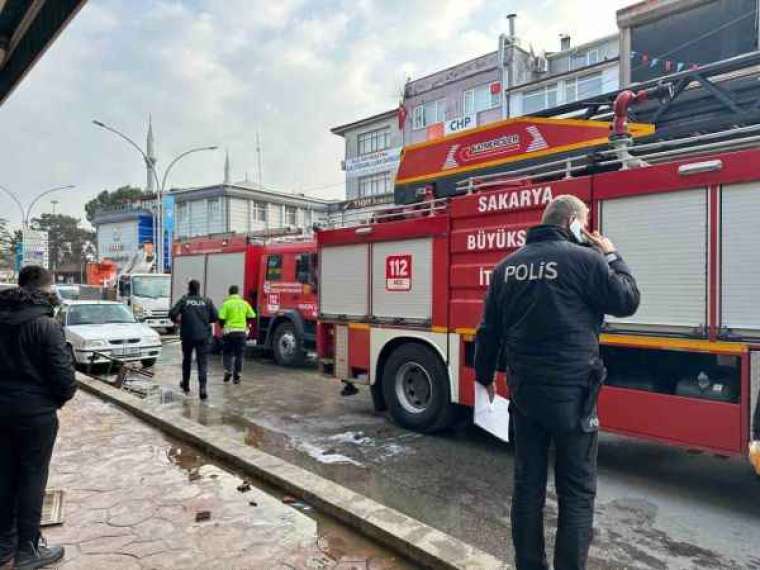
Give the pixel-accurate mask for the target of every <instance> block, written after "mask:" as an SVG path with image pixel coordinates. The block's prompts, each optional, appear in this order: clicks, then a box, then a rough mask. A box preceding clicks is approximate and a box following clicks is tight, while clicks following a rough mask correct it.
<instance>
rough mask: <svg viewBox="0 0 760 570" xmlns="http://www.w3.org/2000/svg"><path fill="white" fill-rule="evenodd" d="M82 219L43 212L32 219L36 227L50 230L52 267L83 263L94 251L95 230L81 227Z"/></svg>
mask: <svg viewBox="0 0 760 570" xmlns="http://www.w3.org/2000/svg"><path fill="white" fill-rule="evenodd" d="M80 221H81V220H79V219H77V218H73V217H71V216H66V215H65V214H42V216H40V217H39V218H35V219H34V220H32V226H33V228H34V229H36V230H43V231H46V232H48V256H49V259H50V267H51V269H55V268H56V267H61V266H62V265H66V264H75V265H81V264H82V263H83V262H84V260H85V259H86V256H87V255H88V254H92V252H94V249H95V246H94V243H95V232H94V231H92V230H87V229H85V228H82V227H79V223H80Z"/></svg>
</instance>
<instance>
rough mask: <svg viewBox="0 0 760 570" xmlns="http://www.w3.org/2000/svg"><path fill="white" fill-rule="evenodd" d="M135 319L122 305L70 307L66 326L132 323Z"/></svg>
mask: <svg viewBox="0 0 760 570" xmlns="http://www.w3.org/2000/svg"><path fill="white" fill-rule="evenodd" d="M134 322H135V318H134V316H132V313H130V312H129V309H127V307H126V306H124V305H119V304H114V305H99V304H98V305H96V304H92V305H72V306H71V307H69V317H68V321H67V324H68V325H69V326H73V325H104V324H107V323H134Z"/></svg>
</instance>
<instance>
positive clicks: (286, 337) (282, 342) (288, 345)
mask: <svg viewBox="0 0 760 570" xmlns="http://www.w3.org/2000/svg"><path fill="white" fill-rule="evenodd" d="M272 352H273V353H274V359H275V361H276V362H277V364H279V365H280V366H300V365H301V364H303V361H304V359H305V358H306V354H305V353H304V350H303V342H302V340H301V338H300V337H299V336H298V333H297V332H296V327H295V325H293V323H291V322H290V321H284V322H282V323H280V324H279V325H277V328H276V329H275V331H274V338H273V339H272Z"/></svg>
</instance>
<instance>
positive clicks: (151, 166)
mask: <svg viewBox="0 0 760 570" xmlns="http://www.w3.org/2000/svg"><path fill="white" fill-rule="evenodd" d="M92 122H93V124H94V125H96V126H98V127H100V128H101V129H105V130H107V131H110V132H112V133H113V134H115V135H116V136H118V137H119V138H121V139H123V140H125V141H126V142H127V143H129V145H130V146H132V147H134V148H135V149H136V150H137V152H139V153H140V155H141V156H142V157H143V160H144V161H145V166H146V167H147V168H148V170H149V171H150V172H152V173H153V178H154V180H155V181H156V191H157V194H158V196H157V199H156V212H157V215H156V216H155V218H157V219H154V225H155V226H157V230H156V235H157V240H156V242H157V243H156V247H157V248H158V255H157V266H158V268H159V269H160V272H161V273H163V272H164V207H163V195H164V192H165V190H166V181H167V179H168V178H169V172H171V169H172V167H174V165H175V164H177V162H179V161H180V160H181V159H182V158H184V157H186V156H187V155H189V154H193V153H195V152H201V151H206V150H217V149H218V148H219V147H218V146H202V147H196V148H191V149H189V150H186V151H185V152H182V153H180V154H179V155H177V156H176V157H175V158H174V159H173V160H172V161H171V162H170V163H169V165H168V166H167V167H166V170H164V176H163V178H162V179H161V181H159V180H158V174H157V173H156V160H155V159H153V158H151V157H149V156H148V154H147V153H146V152H145V151H143V149H142V148H140V145H138V144H137V143H136V142H135V141H133V140H132V139H131V138H129V137H128V136H127V135H125V134H124V133H122V132H120V131H117V130H116V129H114V128H113V127H110V126H108V125H106V124H105V123H103V122H101V121H96V120H93V121H92Z"/></svg>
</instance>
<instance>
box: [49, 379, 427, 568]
mask: <svg viewBox="0 0 760 570" xmlns="http://www.w3.org/2000/svg"><path fill="white" fill-rule="evenodd" d="M59 418H60V421H61V428H60V432H59V437H58V442H57V444H56V449H55V453H54V456H53V461H52V465H51V476H50V481H49V484H48V487H49V488H51V489H63V490H64V491H65V508H64V515H65V522H64V524H63V525H62V526H58V527H50V528H48V529H45V532H44V534H45V536H46V537H47V539H48V542H49V543H51V544H63V545H65V547H66V558H65V559H64V560H63V561H62V563H61V564H60V565H59V566H58V568H61V569H65V570H79V569H109V570H110V569H113V570H122V569H123V570H133V569H134V570H137V569H144V568H145V569H148V568H150V569H153V568H155V569H164V568H165V569H180V568H181V569H191V568H204V569H224V570H233V569H235V570H237V569H240V570H242V569H253V570H258V569H262V570H269V569H274V570H286V569H302V568H303V569H312V568H316V569H325V570H328V569H329V570H360V569H361V570H391V569H403V570H408V569H410V568H413V566H411V565H409V564H408V563H405V562H402V561H400V560H398V559H397V558H396V557H395V555H394V554H392V553H390V552H388V551H386V550H383V549H382V548H381V547H378V546H376V545H374V544H373V543H371V542H369V541H367V540H365V539H363V538H362V537H360V536H359V535H356V534H354V533H353V532H351V531H350V530H348V529H346V528H345V527H341V526H340V525H338V524H337V523H335V522H333V521H331V520H329V519H324V518H322V517H319V516H318V515H316V514H314V513H313V511H309V507H308V506H305V505H298V504H297V505H296V506H295V507H294V506H289V505H287V504H285V503H283V502H282V500H281V499H282V497H279V496H276V495H272V494H269V493H267V492H265V491H263V490H261V489H260V488H257V487H254V488H253V489H251V490H250V491H247V492H245V493H241V492H240V491H238V486H239V485H240V484H241V482H242V479H241V478H240V476H238V475H236V474H234V473H231V472H230V471H227V470H226V469H224V468H222V467H220V466H219V465H216V464H214V463H213V461H211V460H209V459H208V458H207V457H204V456H203V455H202V454H200V453H198V452H197V451H196V450H194V449H193V448H191V447H188V446H186V445H184V444H178V443H176V442H173V441H172V440H171V439H169V438H167V437H166V436H164V435H163V434H162V433H160V432H159V431H157V430H155V429H154V428H152V427H150V426H148V425H146V424H144V423H143V422H141V421H140V420H138V419H137V418H134V417H132V416H130V415H129V414H127V413H126V412H123V411H121V410H119V409H117V408H115V407H113V406H111V405H109V404H106V403H104V402H102V401H100V400H98V399H97V398H95V397H94V396H91V395H89V394H85V393H81V392H80V393H79V394H78V395H77V396H76V398H75V399H74V400H73V401H72V402H70V403H69V405H67V406H66V407H65V408H64V410H63V411H62V412H61V413H60V415H59ZM270 492H271V490H270ZM201 511H208V512H210V514H211V518H210V520H208V521H205V522H196V514H197V513H198V512H201Z"/></svg>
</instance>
